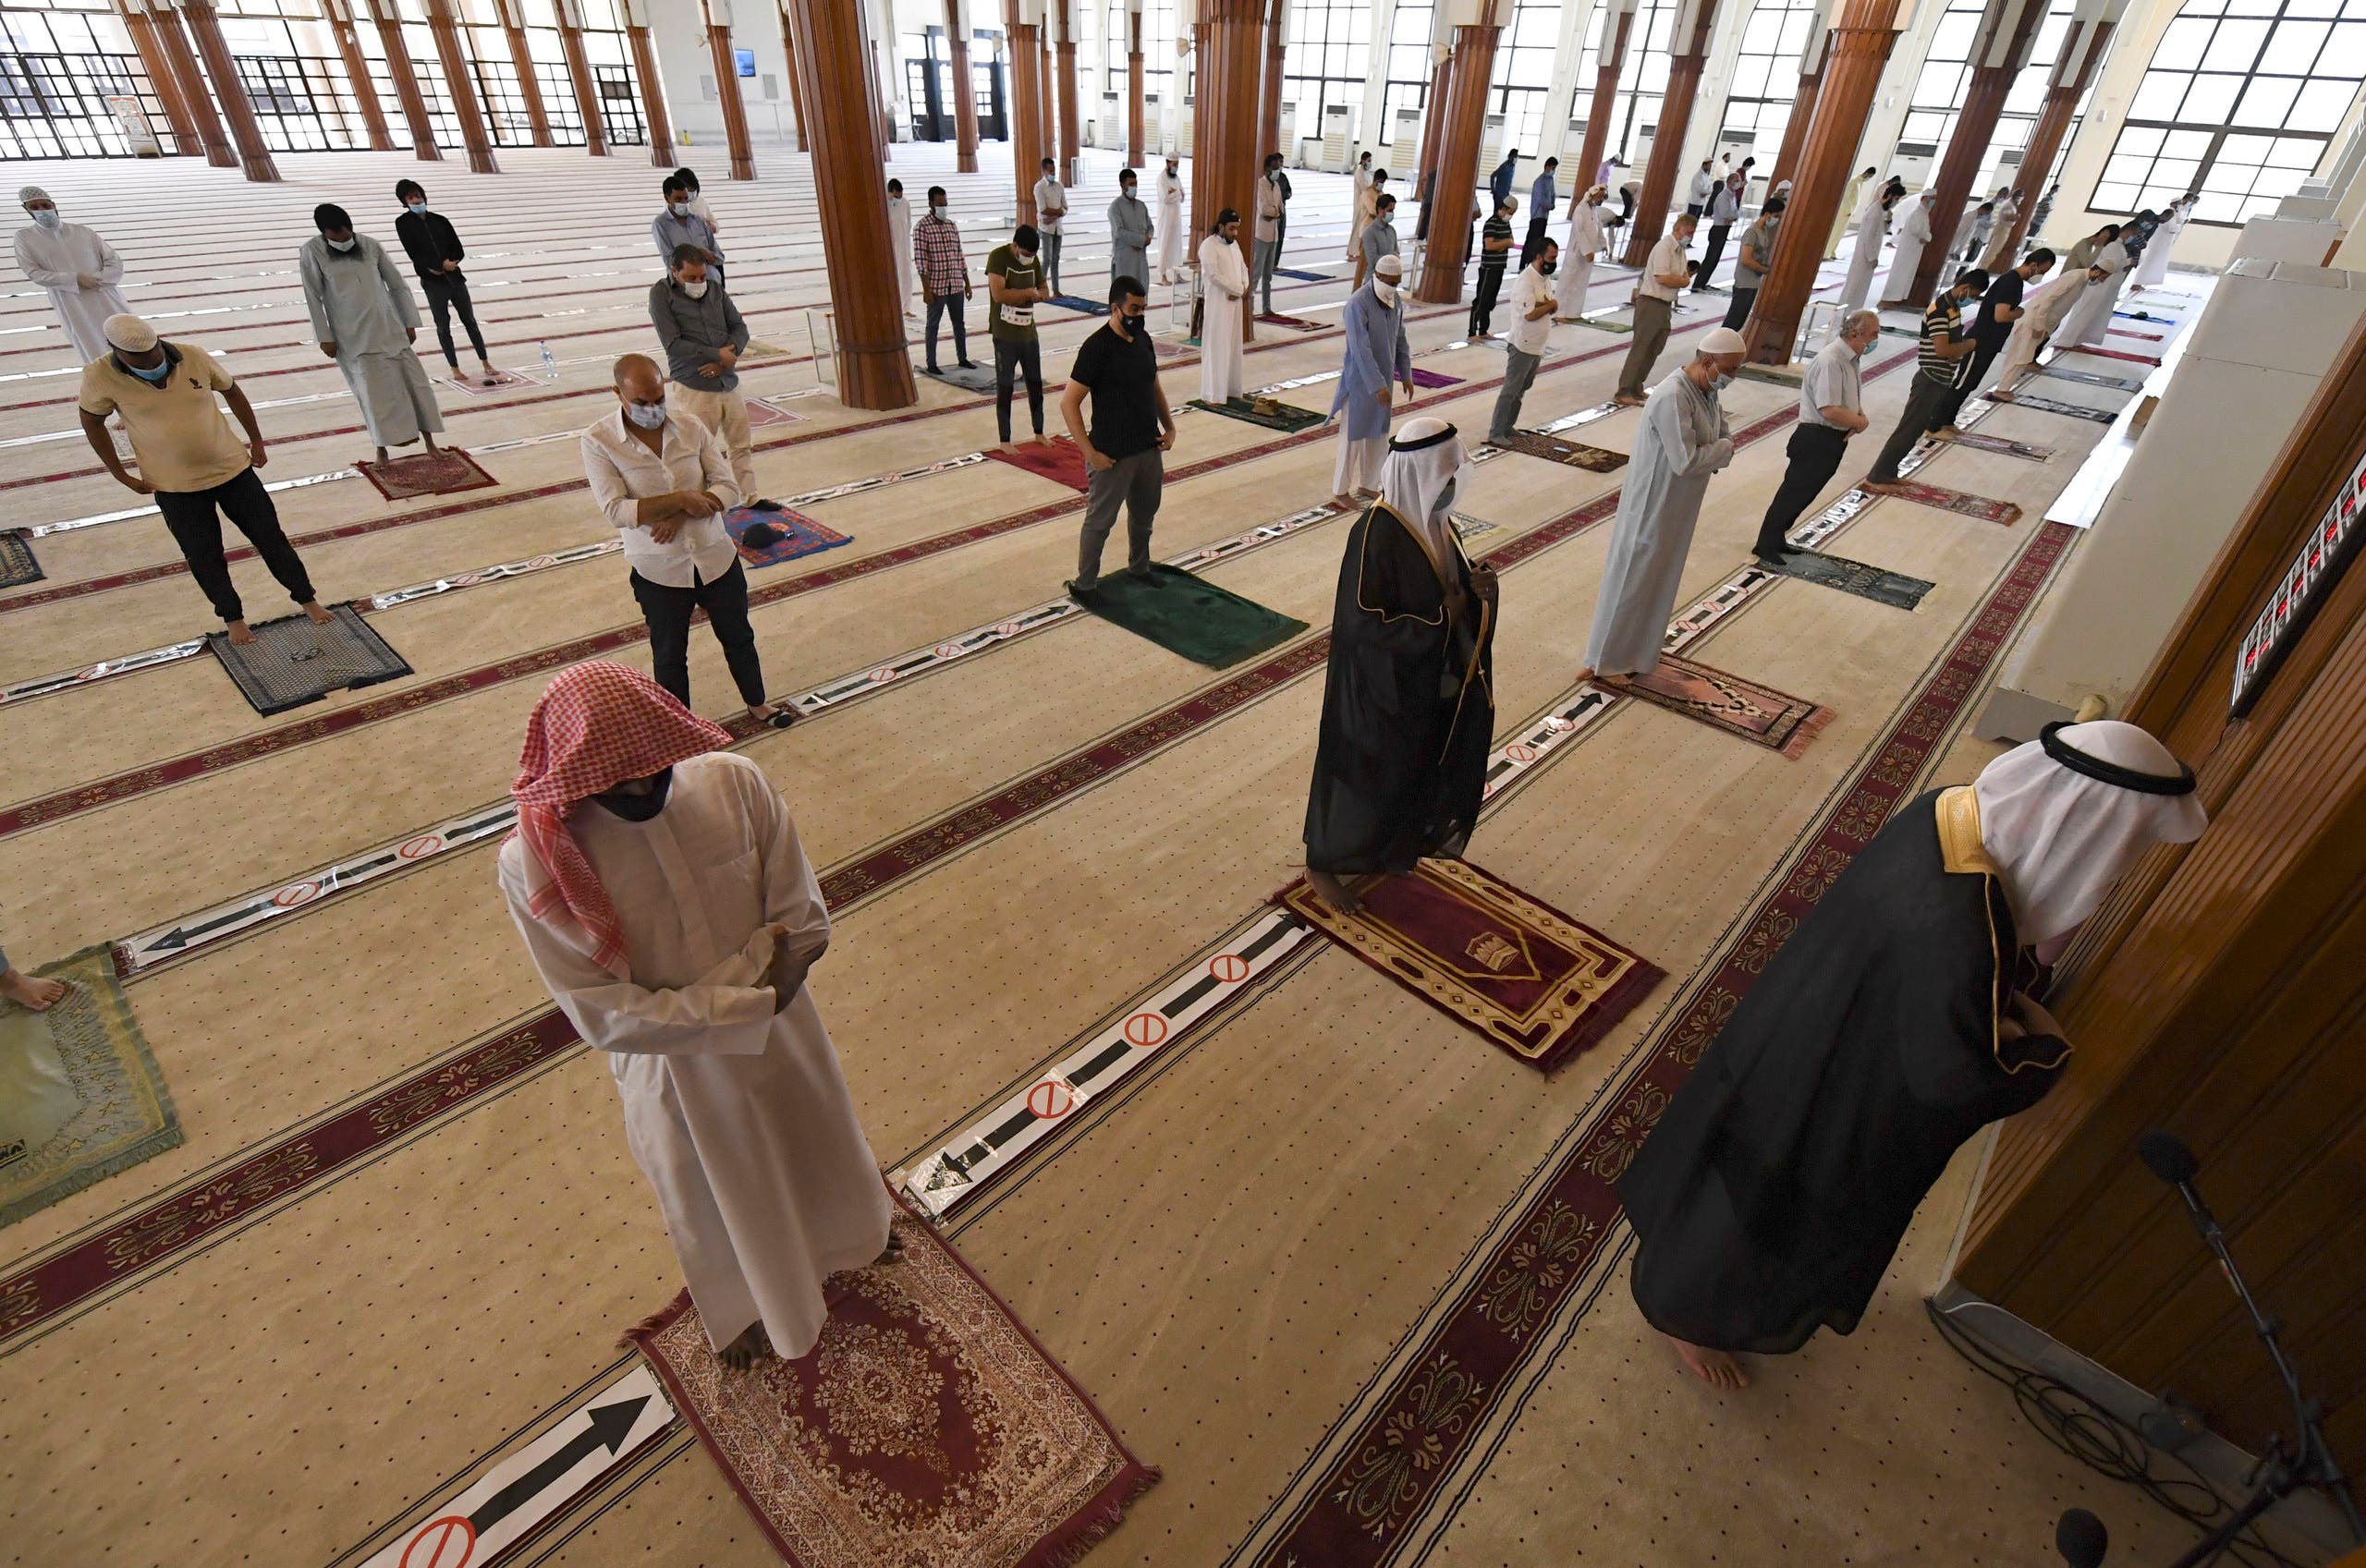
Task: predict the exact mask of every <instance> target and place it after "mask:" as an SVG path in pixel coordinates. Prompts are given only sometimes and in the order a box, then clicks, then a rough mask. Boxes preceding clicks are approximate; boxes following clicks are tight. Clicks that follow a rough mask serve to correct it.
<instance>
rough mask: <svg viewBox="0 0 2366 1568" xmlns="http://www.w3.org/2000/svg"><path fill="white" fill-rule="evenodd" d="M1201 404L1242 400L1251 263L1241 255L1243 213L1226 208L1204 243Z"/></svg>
mask: <svg viewBox="0 0 2366 1568" xmlns="http://www.w3.org/2000/svg"><path fill="white" fill-rule="evenodd" d="M1200 286H1201V289H1202V290H1204V292H1203V293H1202V294H1201V297H1200V400H1201V402H1203V403H1216V404H1221V403H1224V402H1225V401H1226V400H1227V399H1229V398H1234V397H1238V396H1239V395H1240V390H1241V385H1242V381H1243V364H1242V359H1243V355H1244V353H1245V350H1244V349H1243V347H1242V340H1241V332H1242V328H1243V322H1244V313H1245V312H1246V311H1247V310H1248V309H1249V261H1248V258H1246V257H1244V256H1243V255H1241V253H1240V214H1239V213H1236V212H1234V211H1233V210H1232V209H1231V208H1229V207H1226V209H1225V210H1224V211H1223V212H1221V213H1217V214H1216V226H1215V232H1214V233H1213V234H1211V235H1209V236H1208V237H1207V238H1205V239H1203V240H1201V241H1200Z"/></svg>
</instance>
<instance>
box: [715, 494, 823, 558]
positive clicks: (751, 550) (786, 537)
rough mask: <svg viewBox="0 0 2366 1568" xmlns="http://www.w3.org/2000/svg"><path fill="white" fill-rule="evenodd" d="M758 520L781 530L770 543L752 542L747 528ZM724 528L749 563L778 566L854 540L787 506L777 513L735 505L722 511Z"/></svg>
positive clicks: (753, 525)
mask: <svg viewBox="0 0 2366 1568" xmlns="http://www.w3.org/2000/svg"><path fill="white" fill-rule="evenodd" d="M758 523H763V524H766V525H768V526H770V527H772V528H774V529H778V530H779V531H780V537H779V538H778V539H776V540H774V541H772V542H771V543H770V544H750V543H749V542H748V537H747V535H748V530H749V529H751V528H753V527H755V526H756V525H757V524H758ZM723 529H724V531H725V532H726V533H727V534H729V535H730V536H731V542H732V543H734V544H736V545H738V547H739V559H741V560H742V561H745V562H746V563H747V564H748V565H750V566H777V565H780V564H781V563H782V562H783V561H794V560H796V559H797V558H798V557H799V556H800V555H811V554H814V553H818V552H820V551H823V550H835V549H836V548H837V547H838V546H839V545H841V544H851V543H853V542H854V541H853V540H852V538H851V537H850V536H848V535H846V534H842V533H840V532H839V531H838V530H837V529H825V528H823V526H822V525H821V524H819V523H817V522H815V521H814V520H813V519H812V518H811V517H807V516H806V515H805V514H804V513H802V512H792V511H790V510H789V509H788V508H787V507H786V506H784V507H782V508H781V509H780V510H779V511H777V512H759V511H757V510H756V509H755V508H754V507H752V506H734V507H733V508H731V510H730V511H728V512H726V513H725V514H723Z"/></svg>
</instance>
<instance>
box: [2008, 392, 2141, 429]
mask: <svg viewBox="0 0 2366 1568" xmlns="http://www.w3.org/2000/svg"><path fill="white" fill-rule="evenodd" d="M2004 407H2007V408H2034V409H2036V410H2037V411H2038V412H2039V413H2041V414H2067V415H2068V416H2069V417H2070V418H2072V419H2085V420H2087V421H2088V422H2089V423H2091V424H2098V425H2107V424H2110V423H2112V422H2113V421H2114V420H2116V419H2118V418H2119V416H2118V415H2117V414H2115V413H2113V412H2111V411H2110V410H2109V409H2107V408H2090V407H2087V406H2086V405H2085V404H2083V403H2064V402H2061V401H2060V400H2058V399H2056V398H2052V397H2034V396H2031V395H2030V394H2028V393H2026V392H2018V393H2015V394H2014V395H2012V397H2011V398H2010V399H2009V400H2007V401H2006V403H2005V405H2004Z"/></svg>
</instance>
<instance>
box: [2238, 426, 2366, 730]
mask: <svg viewBox="0 0 2366 1568" xmlns="http://www.w3.org/2000/svg"><path fill="white" fill-rule="evenodd" d="M2361 535H2366V454H2361V455H2360V457H2359V459H2358V461H2357V462H2356V463H2355V464H2353V465H2352V466H2351V468H2350V470H2349V477H2348V479H2347V480H2343V481H2342V486H2341V488H2340V489H2339V490H2338V491H2336V492H2334V498H2333V504H2332V505H2330V506H2328V507H2326V508H2325V515H2324V516H2323V517H2320V518H2319V519H2318V520H2317V526H2316V529H2315V531H2313V532H2312V533H2311V534H2310V535H2309V538H2308V540H2307V541H2306V542H2305V543H2303V544H2302V545H2301V546H2300V553H2299V556H2298V557H2297V558H2296V559H2295V560H2294V561H2293V563H2292V565H2291V567H2290V568H2289V569H2288V570H2287V571H2286V572H2285V574H2284V580H2283V581H2281V582H2279V583H2277V584H2276V585H2275V594H2274V595H2273V596H2271V597H2270V598H2269V600H2268V602H2267V607H2266V608H2265V609H2263V610H2262V611H2261V612H2260V613H2259V619H2258V620H2256V621H2254V622H2252V623H2251V629H2250V635H2249V636H2247V637H2245V638H2243V647H2242V651H2241V652H2239V653H2238V654H2237V655H2236V656H2235V698H2234V702H2233V705H2232V716H2233V717H2235V718H2238V719H2239V718H2241V717H2242V716H2243V715H2244V714H2246V713H2248V712H2250V710H2251V704H2252V703H2254V702H2257V701H2258V700H2259V694H2260V692H2261V691H2262V689H2263V688H2264V687H2266V685H2267V682H2268V677H2269V676H2271V675H2275V667H2276V666H2277V665H2278V664H2280V663H2282V662H2284V656H2285V654H2286V653H2287V652H2289V651H2290V650H2291V648H2292V645H2293V644H2294V643H2295V642H2298V641H2299V639H2300V634H2301V633H2302V632H2303V631H2305V630H2307V629H2308V626H2309V618H2310V617H2311V615H2314V614H2316V613H2317V606H2318V605H2320V604H2322V603H2323V602H2324V598H2325V595H2326V594H2328V593H2330V592H2332V591H2333V585H2334V584H2335V583H2336V582H2337V581H2339V580H2340V577H2341V573H2342V568H2344V567H2345V566H2347V565H2349V558H2350V557H2351V556H2352V555H2355V554H2356V553H2358V543H2359V540H2360V537H2361Z"/></svg>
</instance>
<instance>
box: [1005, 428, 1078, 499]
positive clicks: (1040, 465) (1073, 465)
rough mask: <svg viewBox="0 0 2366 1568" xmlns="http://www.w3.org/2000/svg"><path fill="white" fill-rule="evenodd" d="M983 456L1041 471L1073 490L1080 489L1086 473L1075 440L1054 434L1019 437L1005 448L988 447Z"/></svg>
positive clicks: (1029, 470)
mask: <svg viewBox="0 0 2366 1568" xmlns="http://www.w3.org/2000/svg"><path fill="white" fill-rule="evenodd" d="M986 456H989V457H992V458H993V459H994V461H995V462H997V463H1007V464H1009V465H1010V466H1011V467H1012V468H1024V469H1026V470H1027V471H1028V472H1029V473H1031V474H1041V475H1042V476H1043V478H1045V479H1047V480H1053V481H1054V482H1055V483H1058V484H1064V485H1067V487H1068V488H1069V489H1070V490H1074V491H1081V490H1083V489H1084V487H1085V483H1086V481H1087V480H1088V478H1089V477H1090V476H1089V475H1088V473H1087V471H1086V469H1085V466H1084V454H1083V453H1082V452H1079V450H1077V444H1076V443H1075V442H1072V441H1070V440H1068V439H1067V437H1065V436H1054V437H1053V438H1052V439H1051V440H1050V441H1023V442H1020V443H1019V444H1018V445H1017V446H1014V447H1012V448H1010V449H1009V450H1008V451H1004V450H1002V449H1001V448H999V447H996V448H992V449H989V450H988V452H987V453H986Z"/></svg>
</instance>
